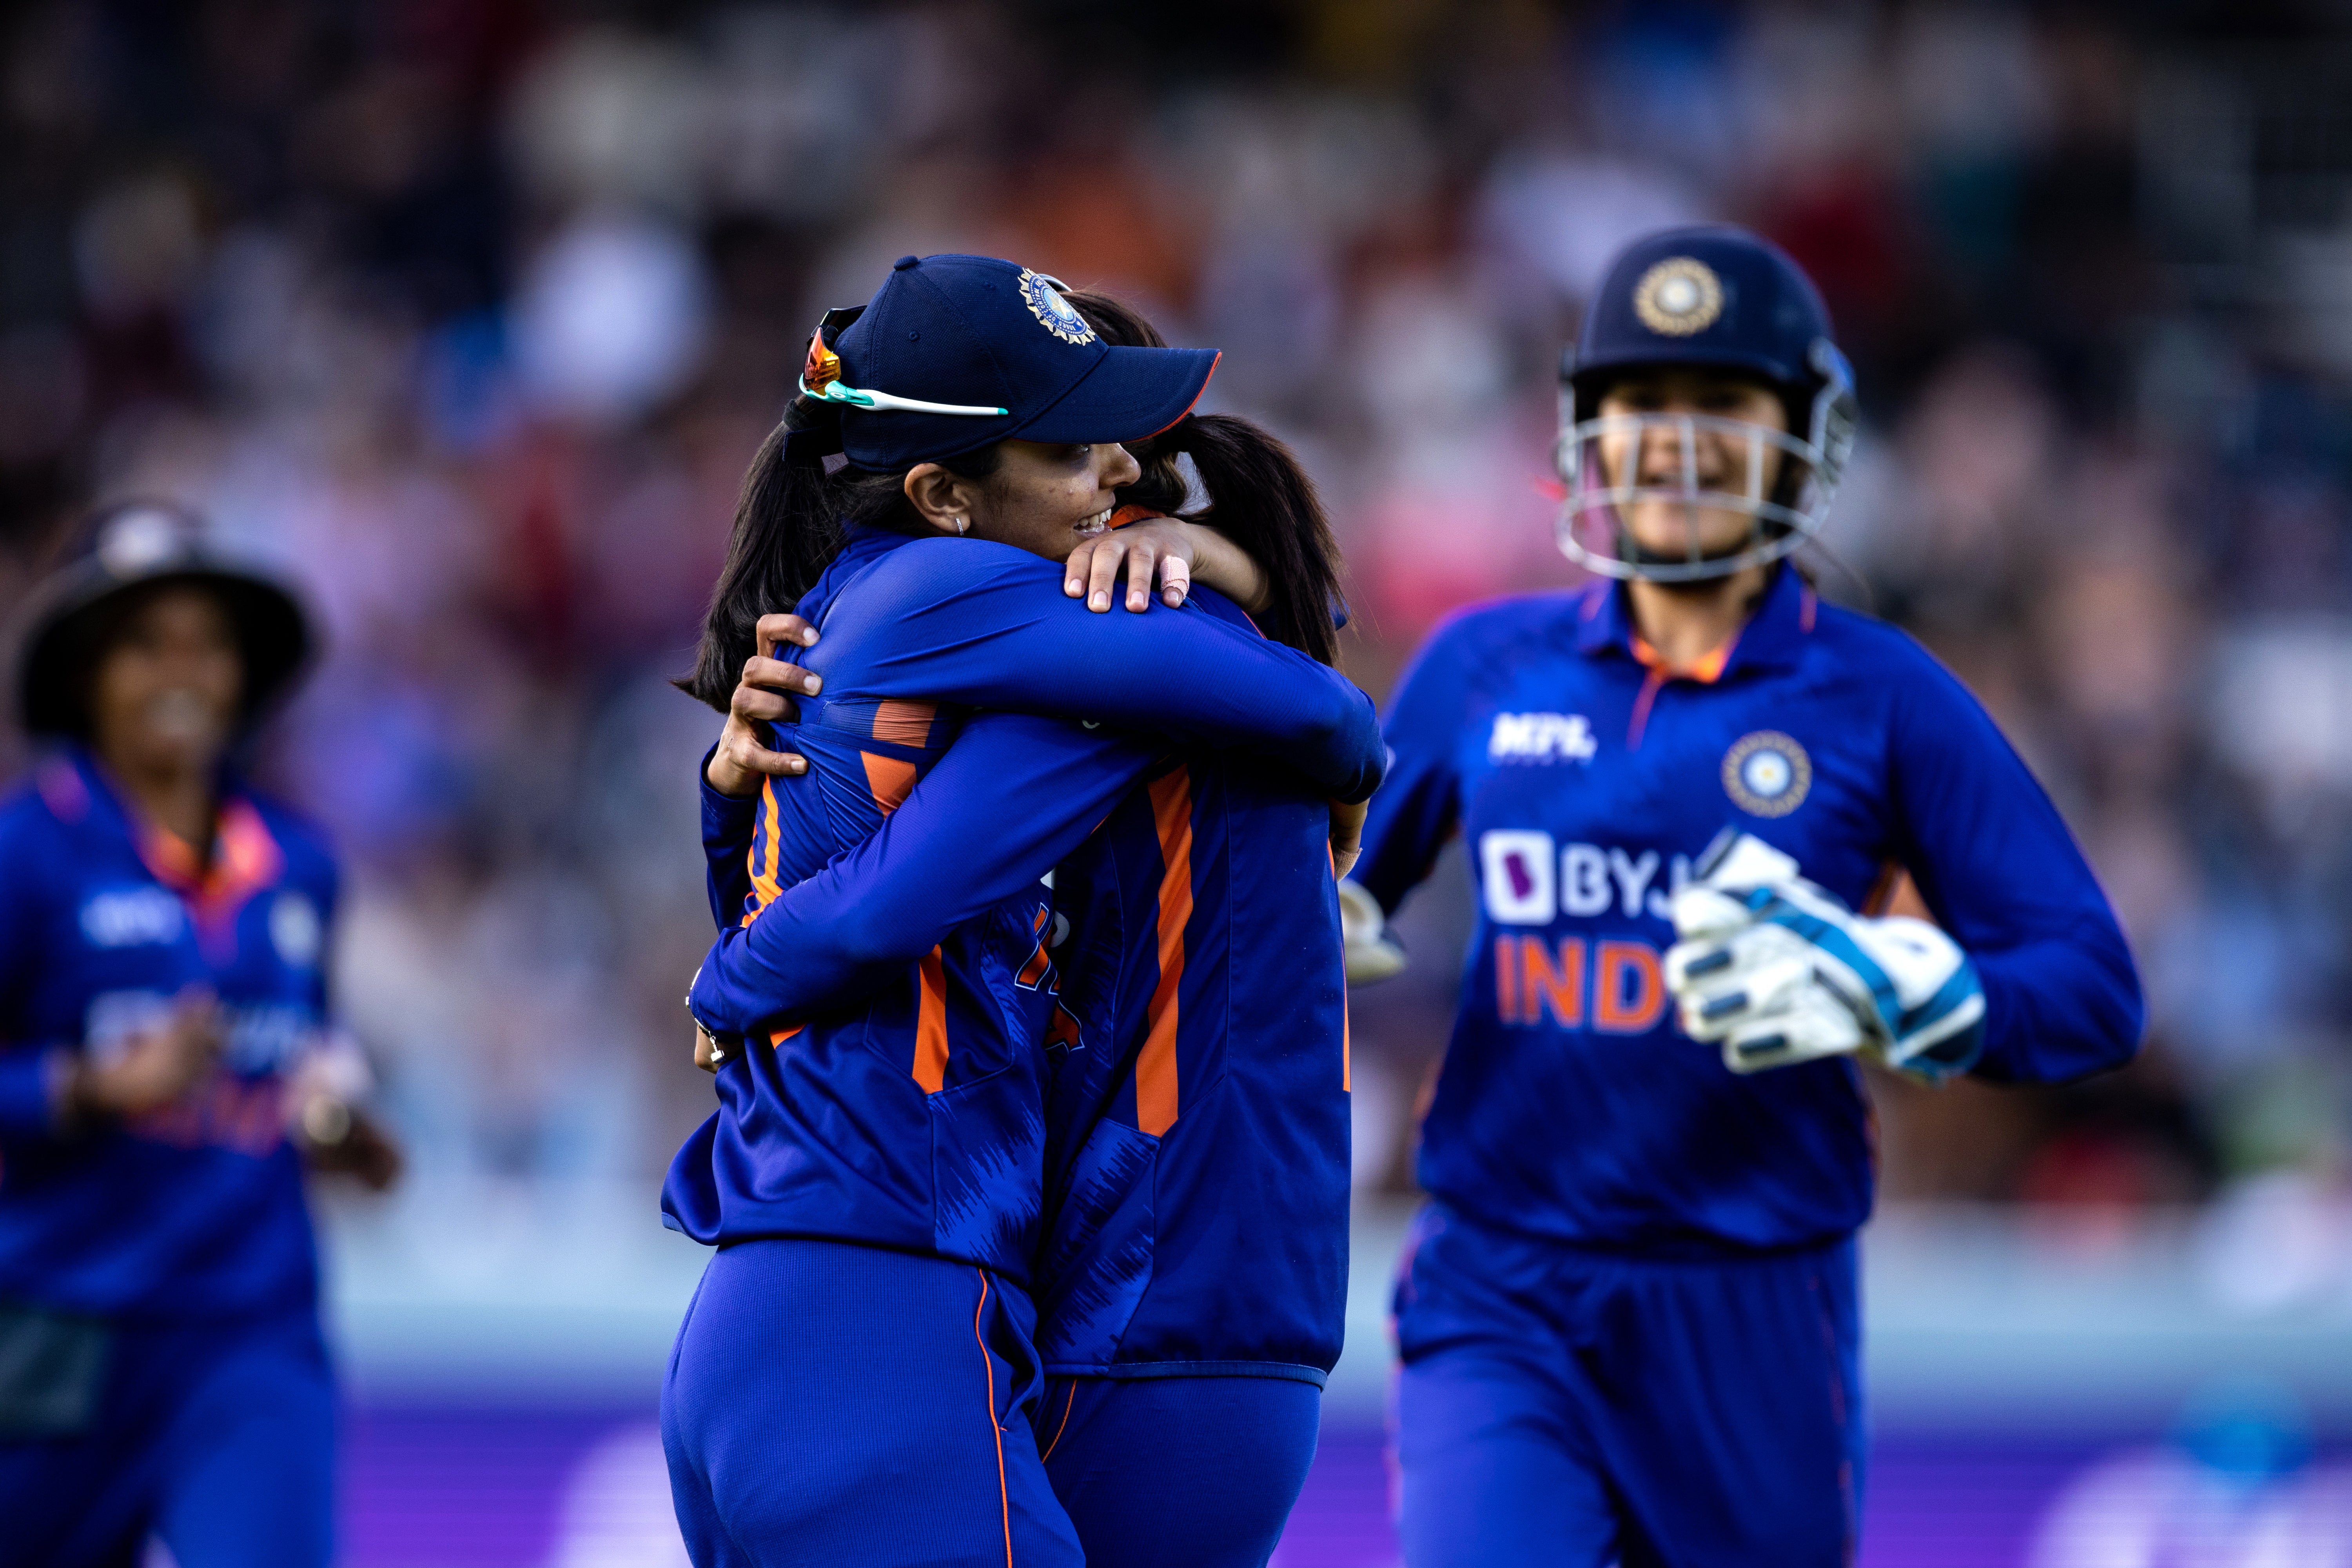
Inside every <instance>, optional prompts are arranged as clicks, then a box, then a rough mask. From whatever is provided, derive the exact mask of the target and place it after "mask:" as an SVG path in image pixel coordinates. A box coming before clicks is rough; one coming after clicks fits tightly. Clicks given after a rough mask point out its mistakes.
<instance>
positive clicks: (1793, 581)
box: [1576, 566, 1820, 684]
mask: <svg viewBox="0 0 2352 1568" xmlns="http://www.w3.org/2000/svg"><path fill="white" fill-rule="evenodd" d="M1819 618H1820V604H1819V601H1818V600H1817V599H1816V598H1815V596H1814V594H1813V590H1812V585H1811V584H1809V583H1807V582H1806V581H1805V580H1804V579H1803V578H1802V577H1800V576H1799V575H1797V574H1796V573H1795V572H1794V571H1793V570H1791V569H1790V568H1789V567H1787V566H1780V567H1777V568H1775V570H1774V572H1773V575H1772V583H1771V585H1770V586H1769V587H1768V588H1766V589H1765V590H1764V602H1763V604H1762V605H1759V606H1758V608H1757V611H1756V614H1755V616H1753V617H1751V618H1750V619H1749V621H1748V624H1747V625H1746V626H1742V627H1741V628H1740V630H1739V635H1738V637H1734V638H1733V639H1732V642H1731V646H1730V647H1729V648H1728V649H1727V650H1724V649H1718V650H1717V652H1716V653H1715V654H1713V655H1710V656H1709V657H1707V658H1705V659H1702V660H1700V661H1699V663H1698V665H1697V666H1696V667H1694V668H1691V669H1687V670H1677V671H1675V672H1674V673H1675V674H1676V675H1679V676H1681V677H1683V678H1684V679H1692V680H1696V681H1698V682H1700V683H1701V684H1710V683H1712V682H1714V681H1716V680H1719V679H1723V678H1725V677H1727V676H1732V675H1737V674H1738V673H1739V672H1740V671H1742V670H1747V669H1756V670H1767V669H1790V668H1795V666H1796V663H1797V661H1798V660H1799V659H1800V658H1802V657H1803V655H1804V650H1805V644H1806V641H1807V639H1808V638H1809V637H1811V635H1812V630H1813V626H1814V623H1815V622H1816V621H1817V620H1818V619H1819ZM1576 648H1577V651H1578V652H1579V653H1581V654H1583V655H1584V656H1585V657H1587V658H1595V657H1598V656H1600V655H1601V654H1604V653H1613V654H1615V655H1617V656H1618V657H1620V658H1629V659H1633V660H1634V661H1635V662H1636V663H1639V664H1643V665H1646V666H1651V667H1653V668H1654V667H1655V665H1656V662H1657V658H1656V655H1654V654H1653V653H1651V652H1650V650H1649V646H1648V645H1647V644H1646V643H1643V641H1642V639H1641V637H1639V636H1638V635H1637V634H1636V633H1635V632H1634V630H1633V614H1632V611H1631V609H1630V608H1629V606H1628V605H1626V602H1625V586H1624V584H1622V583H1615V582H1611V581H1609V580H1607V579H1605V578H1596V579H1594V580H1593V581H1592V582H1591V584H1588V585H1587V586H1586V588H1585V590H1584V593H1583V595H1581V603H1580V605H1579V606H1578V610H1577V623H1576Z"/></svg>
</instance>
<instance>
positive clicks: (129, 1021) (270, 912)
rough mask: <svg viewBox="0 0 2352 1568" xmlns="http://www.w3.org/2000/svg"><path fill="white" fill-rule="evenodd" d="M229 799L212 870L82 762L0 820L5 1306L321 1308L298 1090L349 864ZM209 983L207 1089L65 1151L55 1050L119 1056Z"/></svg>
mask: <svg viewBox="0 0 2352 1568" xmlns="http://www.w3.org/2000/svg"><path fill="white" fill-rule="evenodd" d="M225 793H226V798H225V800H224V803H223V805H222V806H221V811H220V818H219V826H218V828H217V830H216V837H215V847H214V855H213V859H212V863H211V865H210V866H209V867H205V868H199V867H198V866H197V865H196V864H195V856H194V852H193V851H192V850H191V849H189V847H187V846H186V845H184V844H183V843H182V842H181V841H180V840H178V839H177V838H175V837H173V836H171V835H170V834H168V833H165V832H163V830H162V829H160V828H158V827H156V826H153V825H152V824H150V823H147V822H145V821H143V820H142V819H141V818H139V817H137V816H135V815H134V814H133V813H132V812H131V810H130V809H129V808H128V807H127V806H126V805H125V804H124V803H123V801H122V800H121V797H120V796H118V795H117V794H116V793H115V791H114V790H113V788H112V787H111V786H110V784H108V782H107V780H106V777H105V775H104V773H102V772H100V769H99V768H98V767H97V765H96V764H95V763H93V762H92V761H91V759H90V758H89V755H88V754H87V753H86V752H80V751H73V752H68V753H66V754H65V755H63V756H59V757H57V758H54V759H52V760H50V761H48V762H46V763H42V764H40V765H39V766H38V767H37V769H36V770H35V773H34V774H33V777H32V779H31V780H30V781H29V782H28V783H26V784H20V785H19V786H18V787H17V788H16V790H15V791H13V792H12V793H11V794H10V795H8V796H7V798H6V800H5V803H0V1042H5V1043H0V1299H15V1300H25V1301H32V1302H37V1303H39V1304H42V1305H45V1306H50V1307H58V1308H65V1309H68V1310H77V1311H87V1312H92V1313H98V1314H102V1315H107V1316H114V1317H120V1318H123V1319H151V1320H152V1319H192V1318H206V1317H218V1316H227V1315H233V1314H241V1313H249V1312H257V1311H267V1310H276V1309H280V1308H284V1307H289V1306H300V1305H303V1304H306V1303H308V1302H310V1300H313V1299H314V1298H315V1296H316V1294H317V1264H316V1258H315V1254H314V1250H313V1247H312V1242H311V1234H310V1216H309V1213H308V1211H307V1209H306V1207H305V1205H304V1202H303V1195H302V1173H301V1166H300V1161H299V1156H298V1155H297V1153H296V1152H295V1150H294V1148H293V1146H292V1144H291V1143H290V1142H289V1141H288V1139H287V1135H286V1113H285V1109H284V1106H283V1104H282V1093H281V1090H282V1087H283V1086H282V1075H283V1073H284V1071H285V1070H286V1069H287V1068H289V1067H290V1066H292V1065H293V1064H294V1062H295V1061H296V1060H297V1059H298V1058H299V1057H300V1055H301V1054H302V1053H303V1052H304V1051H305V1050H306V1049H307V1048H309V1047H310V1046H311V1045H312V1044H313V1043H315V1042H316V1041H317V1040H318V1038H319V1037H320V1030H321V1029H322V1028H323V1027H324V1026H325V1024H326V1022H327V1014H326V988H325V982H324V977H323V971H322V968H321V964H322V962H323V959H324V956H325V952H326V934H327V931H328V927H329V922H330V921H331V919H332V916H333V912H334V907H335V891H336V873H335V866H334V861H333V859H332V858H331V856H330V855H329V853H328V851H327V848H326V846H325V843H324V841H323V839H322V838H321V837H320V835H319V833H318V831H317V830H316V829H315V828H313V827H311V826H310V825H309V824H307V823H305V822H303V821H302V820H301V819H299V817H297V816H295V815H294V814H293V813H292V812H290V811H289V810H288V809H287V808H286V807H284V806H282V805H278V804H277V803H275V802H273V801H270V800H268V799H265V798H263V797H261V796H259V795H255V794H253V793H252V792H251V791H249V790H247V789H245V788H243V787H242V786H241V785H237V784H232V786H231V787H230V788H229V789H228V790H227V791H226V792H225ZM191 986H202V987H208V988H210V989H211V990H212V991H213V992H214V993H215V994H217V995H218V996H219V998H220V1000H221V1004H222V1007H223V1012H224V1015H225V1021H226V1027H227V1032H228V1040H227V1046H226V1050H225V1052H224V1055H223V1059H222V1062H221V1064H220V1066H219V1068H217V1069H216V1070H215V1072H214V1074H213V1075H212V1076H211V1078H209V1079H206V1080H205V1081H203V1082H202V1083H200V1084H199V1086H198V1087H197V1088H196V1089H194V1090H193V1091H192V1092H191V1093H190V1094H189V1095H188V1096H187V1097H185V1098H184V1099H183V1100H181V1101H180V1102H178V1103H176V1104H174V1105H173V1106H170V1107H167V1108H165V1109H163V1110H158V1111H155V1112H152V1113H150V1114H148V1115H145V1116H142V1117H138V1118H134V1119H132V1120H131V1121H127V1122H125V1123H122V1124H120V1125H106V1126H100V1127H97V1128H93V1129H91V1130H89V1131H86V1132H83V1133H80V1134H79V1135H66V1134H63V1133H61V1132H60V1131H59V1130H58V1128H56V1127H55V1126H54V1125H53V1124H52V1122H51V1120H50V1100H49V1086H50V1082H51V1078H52V1074H53V1072H54V1071H55V1070H56V1068H57V1066H58V1063H57V1062H56V1061H55V1059H54V1058H55V1054H56V1053H59V1052H64V1053H77V1054H102V1053H104V1052H106V1051H108V1050H110V1049H112V1048H114V1047H116V1046H117V1045H118V1044H119V1043H120V1042H121V1039H122V1037H124V1036H125V1035H126V1034H128V1033H130V1032H131V1031H133V1030H136V1029H138V1028H140V1027H142V1026H146V1025H148V1024H150V1023H152V1022H153V1021H154V1019H155V1018H156V1017H157V1016H158V1015H159V1014H161V1013H162V1012H163V1011H164V1010H166V1009H167V1008H168V1007H169V1006H170V1005H171V1003H172V1001H173V998H174V997H175V996H177V995H178V994H180V993H181V992H183V991H184V990H185V989H187V988H188V987H191Z"/></svg>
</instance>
